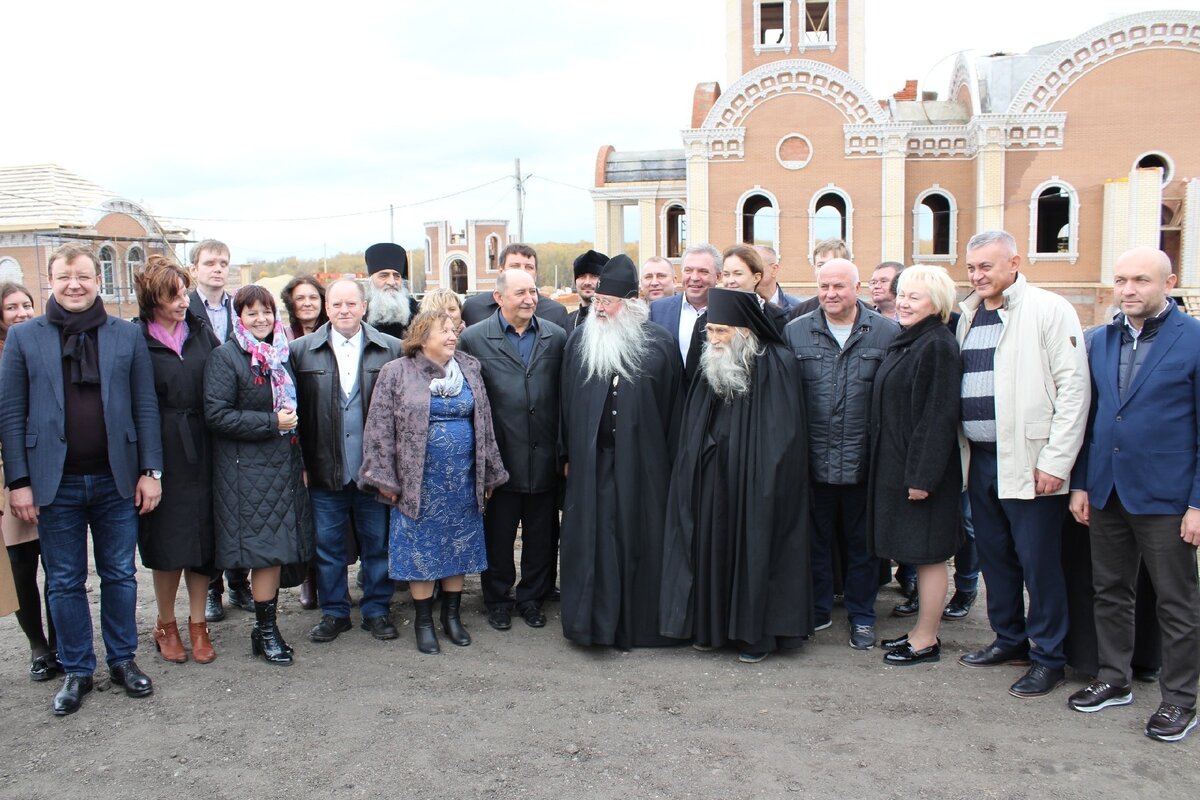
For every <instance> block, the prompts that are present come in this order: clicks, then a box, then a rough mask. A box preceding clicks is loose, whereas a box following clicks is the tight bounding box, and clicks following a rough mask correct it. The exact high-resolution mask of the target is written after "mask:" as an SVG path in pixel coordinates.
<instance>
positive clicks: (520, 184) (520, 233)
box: [514, 158, 525, 242]
mask: <svg viewBox="0 0 1200 800" xmlns="http://www.w3.org/2000/svg"><path fill="white" fill-rule="evenodd" d="M514 161H515V163H516V179H517V241H518V242H523V241H525V183H524V181H523V180H521V159H519V158H518V159H514Z"/></svg>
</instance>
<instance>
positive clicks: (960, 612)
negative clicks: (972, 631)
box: [942, 589, 977, 621]
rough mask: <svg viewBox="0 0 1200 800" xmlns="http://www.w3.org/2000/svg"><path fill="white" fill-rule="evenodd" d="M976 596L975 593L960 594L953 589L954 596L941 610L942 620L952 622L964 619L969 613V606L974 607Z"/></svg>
mask: <svg viewBox="0 0 1200 800" xmlns="http://www.w3.org/2000/svg"><path fill="white" fill-rule="evenodd" d="M976 596H977V593H976V592H960V591H958V590H957V589H955V590H954V596H953V597H951V598H950V602H949V603H947V604H946V607H945V608H944V609H942V619H947V620H951V621H953V620H956V619H964V618H966V616H967V614H970V613H971V606H973V605H975V597H976Z"/></svg>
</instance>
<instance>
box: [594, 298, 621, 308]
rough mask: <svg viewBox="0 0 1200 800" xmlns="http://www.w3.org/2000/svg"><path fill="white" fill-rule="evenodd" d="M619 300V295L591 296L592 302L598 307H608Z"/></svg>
mask: <svg viewBox="0 0 1200 800" xmlns="http://www.w3.org/2000/svg"><path fill="white" fill-rule="evenodd" d="M619 302H621V298H619V297H607V296H604V295H596V296H594V297H593V298H592V303H593V304H594V305H596V306H599V307H600V308H608V307H609V306H613V305H616V304H617V303H619Z"/></svg>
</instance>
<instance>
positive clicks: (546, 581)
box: [458, 269, 567, 631]
mask: <svg viewBox="0 0 1200 800" xmlns="http://www.w3.org/2000/svg"><path fill="white" fill-rule="evenodd" d="M493 299H494V300H495V302H496V303H497V305H498V308H497V309H496V311H495V312H494V313H493V314H492V315H491V316H489V317H487V318H486V319H484V320H483V321H482V322H479V323H477V324H475V325H472V326H471V327H469V328H467V329H466V330H465V331H464V332H463V334H462V336H461V337H460V338H459V340H458V347H459V349H460V350H462V351H463V352H464V353H469V354H470V355H473V356H475V357H476V358H477V359H479V362H480V365H481V366H482V371H483V382H484V385H485V386H486V387H487V395H488V400H489V401H490V402H491V404H492V420H493V422H494V425H495V431H496V444H497V445H498V446H499V448H500V456H501V458H502V459H503V460H504V466H505V468H507V469H508V473H509V479H508V483H506V484H504V485H503V486H501V487H499V488H498V489H496V491H495V493H493V494H492V496H491V499H489V500H488V504H487V509H486V510H485V511H484V515H483V528H484V537H485V539H486V540H487V560H488V568H487V569H486V570H485V571H484V573H483V575H482V577H481V581H480V582H481V584H482V587H483V601H484V603H485V604H486V605H487V608H488V624H489V625H491V626H492V627H493V628H495V629H496V630H499V631H504V630H508V629H509V628H510V627H512V610H513V607H514V605H515V606H516V609H517V612H518V613H519V614H520V615H521V616H522V617H523V618H524V619H525V624H527V625H529V626H530V627H531V628H541V627H544V626H545V624H546V617H545V615H544V614H543V613H542V599H543V598H544V597H545V596H546V595H547V594H548V593H549V592H550V590H551V589H552V588H553V586H554V583H553V580H554V579H553V575H554V560H555V554H554V543H555V541H557V538H558V537H557V532H558V485H559V480H560V477H559V465H558V418H559V372H560V370H561V366H562V358H563V348H564V347H565V346H566V343H567V334H566V333H565V332H564V331H563V329H562V328H560V327H559V326H558V325H555V324H554V323H553V322H550V321H549V320H545V319H540V318H538V317H537V316H535V313H534V312H535V310H536V309H537V307H538V291H537V286H536V285H535V284H534V281H533V277H532V276H531V275H530V274H529V273H528V272H525V271H524V270H521V269H509V270H505V271H504V272H502V273H500V277H499V278H497V280H496V291H495V292H493ZM518 524H519V525H520V526H521V582H520V583H519V584H517V586H516V596H515V597H514V596H513V584H514V583H515V582H516V565H515V564H514V563H513V544H514V543H515V541H516V536H517V525H518Z"/></svg>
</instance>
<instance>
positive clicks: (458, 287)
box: [450, 258, 467, 294]
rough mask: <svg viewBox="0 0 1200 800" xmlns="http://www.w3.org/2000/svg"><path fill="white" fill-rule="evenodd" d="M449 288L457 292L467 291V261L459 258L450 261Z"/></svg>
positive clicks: (464, 292)
mask: <svg viewBox="0 0 1200 800" xmlns="http://www.w3.org/2000/svg"><path fill="white" fill-rule="evenodd" d="M450 288H451V289H452V290H454V291H455V292H456V293H458V294H466V293H467V263H466V262H465V261H463V260H462V259H461V258H456V259H454V260H453V261H451V262H450Z"/></svg>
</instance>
